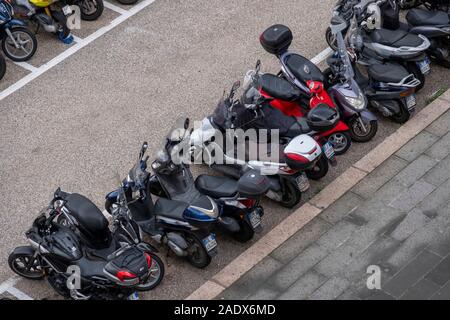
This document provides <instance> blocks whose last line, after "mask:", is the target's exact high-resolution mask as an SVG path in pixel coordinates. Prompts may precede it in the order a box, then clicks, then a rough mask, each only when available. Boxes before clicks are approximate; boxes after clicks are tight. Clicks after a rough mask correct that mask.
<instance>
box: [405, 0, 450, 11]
mask: <svg viewBox="0 0 450 320" xmlns="http://www.w3.org/2000/svg"><path fill="white" fill-rule="evenodd" d="M398 4H399V5H400V8H401V9H403V10H407V9H412V8H415V7H418V6H420V5H423V6H424V7H425V8H427V9H428V10H442V11H445V12H448V10H449V7H450V0H398Z"/></svg>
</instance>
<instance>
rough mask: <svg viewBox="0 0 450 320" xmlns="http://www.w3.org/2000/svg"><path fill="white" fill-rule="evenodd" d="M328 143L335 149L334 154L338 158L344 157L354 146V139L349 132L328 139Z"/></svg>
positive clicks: (338, 133)
mask: <svg viewBox="0 0 450 320" xmlns="http://www.w3.org/2000/svg"><path fill="white" fill-rule="evenodd" d="M328 142H330V143H331V145H332V146H333V148H334V153H335V154H336V155H337V156H340V155H343V154H344V153H346V152H347V150H348V149H349V148H350V146H351V144H352V138H351V136H350V134H349V133H348V132H343V131H342V132H336V133H333V134H332V135H330V136H329V137H328Z"/></svg>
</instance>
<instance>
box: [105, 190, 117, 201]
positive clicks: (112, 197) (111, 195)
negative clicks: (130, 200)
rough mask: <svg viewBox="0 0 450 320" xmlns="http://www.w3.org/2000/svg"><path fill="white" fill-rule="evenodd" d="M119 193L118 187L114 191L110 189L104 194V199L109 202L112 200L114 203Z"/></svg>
mask: <svg viewBox="0 0 450 320" xmlns="http://www.w3.org/2000/svg"><path fill="white" fill-rule="evenodd" d="M119 194H120V191H119V189H117V190H114V191H111V192H110V193H108V194H107V195H106V196H105V199H106V200H107V201H110V202H113V203H114V202H117V198H118V196H119Z"/></svg>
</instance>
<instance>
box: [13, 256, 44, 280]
mask: <svg viewBox="0 0 450 320" xmlns="http://www.w3.org/2000/svg"><path fill="white" fill-rule="evenodd" d="M30 259H33V256H32V255H31V254H27V253H15V252H13V253H11V254H10V255H9V257H8V265H9V267H10V268H11V270H12V271H14V273H16V274H18V275H19V276H21V277H24V278H26V279H30V280H41V279H43V278H44V270H43V269H42V267H41V265H40V263H39V260H38V259H37V258H34V261H33V262H32V263H33V266H34V267H33V269H34V271H30V269H31V267H29V268H28V270H27V267H26V266H25V265H24V264H28V263H29V261H31V260H30ZM36 262H38V263H39V264H36ZM22 265H23V266H22ZM38 267H39V268H40V269H38Z"/></svg>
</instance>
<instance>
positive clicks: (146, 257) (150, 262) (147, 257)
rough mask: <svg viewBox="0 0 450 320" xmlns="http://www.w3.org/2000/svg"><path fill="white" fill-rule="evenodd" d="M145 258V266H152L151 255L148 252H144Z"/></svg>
mask: <svg viewBox="0 0 450 320" xmlns="http://www.w3.org/2000/svg"><path fill="white" fill-rule="evenodd" d="M144 255H145V259H147V266H148V267H149V268H150V267H151V266H152V256H151V255H149V254H148V253H144Z"/></svg>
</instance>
